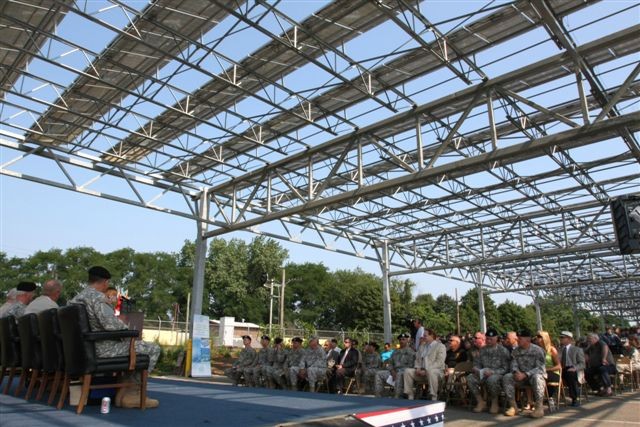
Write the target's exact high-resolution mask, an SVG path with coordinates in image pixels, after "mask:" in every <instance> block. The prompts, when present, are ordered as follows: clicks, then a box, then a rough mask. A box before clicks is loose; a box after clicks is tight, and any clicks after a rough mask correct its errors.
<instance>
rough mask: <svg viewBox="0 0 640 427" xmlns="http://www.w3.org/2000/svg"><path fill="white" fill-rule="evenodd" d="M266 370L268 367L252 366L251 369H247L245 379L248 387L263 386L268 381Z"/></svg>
mask: <svg viewBox="0 0 640 427" xmlns="http://www.w3.org/2000/svg"><path fill="white" fill-rule="evenodd" d="M266 368H268V366H252V367H250V368H245V370H244V377H245V381H246V383H247V385H248V386H249V387H259V386H261V385H263V382H264V381H266V378H267V376H266V374H265V373H266Z"/></svg>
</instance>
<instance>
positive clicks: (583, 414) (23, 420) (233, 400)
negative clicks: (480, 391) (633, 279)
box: [0, 376, 640, 427]
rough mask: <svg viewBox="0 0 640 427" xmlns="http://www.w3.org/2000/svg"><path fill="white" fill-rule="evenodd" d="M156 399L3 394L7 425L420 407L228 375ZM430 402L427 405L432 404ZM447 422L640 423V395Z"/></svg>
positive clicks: (166, 383) (276, 417)
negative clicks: (91, 401)
mask: <svg viewBox="0 0 640 427" xmlns="http://www.w3.org/2000/svg"><path fill="white" fill-rule="evenodd" d="M149 395H150V396H152V397H156V398H158V399H160V402H161V403H160V408H158V409H152V410H147V411H144V412H143V411H139V410H135V409H120V408H113V409H112V411H111V413H110V414H106V415H102V414H100V408H99V406H96V405H93V406H88V407H87V408H86V409H85V412H84V413H83V414H82V415H76V414H75V407H70V406H68V405H67V406H66V407H65V409H63V410H62V411H57V410H56V409H55V408H53V407H49V406H47V405H45V404H43V403H38V402H33V401H32V402H25V401H24V399H21V398H15V397H13V396H5V395H2V394H0V426H1V427H13V426H15V427H25V426H28V427H32V426H87V425H91V426H92V427H93V426H121V425H132V426H133V425H135V426H138V425H139V426H146V425H153V426H154V427H158V426H196V425H198V426H218V425H220V426H223V425H224V426H243V427H244V426H273V425H283V426H294V425H295V426H309V427H312V426H313V427H332V426H336V427H337V426H362V425H363V424H362V423H361V422H359V421H356V420H354V419H351V418H349V415H350V414H353V413H357V412H368V411H372V410H380V409H390V408H394V407H405V406H414V405H415V404H419V402H420V401H414V402H411V403H410V404H409V401H406V400H397V399H389V398H383V399H376V398H374V397H372V396H338V395H330V394H326V393H318V394H310V393H302V392H292V391H283V390H265V389H254V388H245V387H232V386H231V385H229V384H228V381H227V379H226V378H224V377H219V376H215V377H213V378H210V379H200V380H198V379H179V378H177V377H174V378H170V379H169V378H165V379H159V378H154V379H152V380H151V381H150V385H149ZM425 403H426V401H425ZM445 416H446V418H445V425H447V426H451V427H462V426H465V427H466V426H469V425H473V427H483V426H494V425H496V426H497V425H501V426H517V425H527V426H578V427H582V426H585V427H586V426H595V425H599V426H612V427H618V426H624V425H629V426H638V427H640V391H636V392H634V393H624V394H622V395H619V396H614V397H607V398H603V397H592V398H590V401H589V402H585V403H583V405H582V406H581V407H579V408H565V407H562V408H561V409H560V410H559V411H557V412H553V413H548V412H547V413H546V414H545V417H544V418H542V419H538V420H534V419H531V418H528V417H525V416H516V417H505V416H503V415H498V416H492V415H490V414H488V413H482V414H475V413H473V412H471V411H470V410H468V409H466V408H460V407H455V406H450V407H448V408H447V409H446V411H445Z"/></svg>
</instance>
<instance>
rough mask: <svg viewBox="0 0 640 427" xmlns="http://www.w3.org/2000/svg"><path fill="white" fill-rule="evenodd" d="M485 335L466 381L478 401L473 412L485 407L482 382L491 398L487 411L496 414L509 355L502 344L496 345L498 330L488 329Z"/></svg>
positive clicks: (509, 363)
mask: <svg viewBox="0 0 640 427" xmlns="http://www.w3.org/2000/svg"><path fill="white" fill-rule="evenodd" d="M485 337H486V338H485V340H486V342H485V346H484V347H482V348H481V349H480V353H479V354H478V357H476V358H475V360H474V361H473V370H472V373H471V374H469V375H468V376H467V383H468V384H469V390H470V391H471V393H472V394H473V395H474V396H475V398H476V401H477V402H478V404H477V405H476V407H475V408H473V412H482V411H485V410H486V409H487V402H486V401H485V400H484V398H483V397H482V393H480V386H481V385H482V384H484V385H485V387H486V389H487V393H488V395H489V398H490V399H491V409H490V411H489V412H491V413H492V414H497V413H498V412H499V411H500V408H499V405H498V398H499V397H500V393H501V392H502V376H503V375H504V374H505V373H506V372H507V371H508V370H509V369H510V367H511V355H510V354H509V350H507V349H506V348H505V347H504V346H502V345H498V332H497V331H496V330H495V329H489V330H488V331H487V333H486V335H485Z"/></svg>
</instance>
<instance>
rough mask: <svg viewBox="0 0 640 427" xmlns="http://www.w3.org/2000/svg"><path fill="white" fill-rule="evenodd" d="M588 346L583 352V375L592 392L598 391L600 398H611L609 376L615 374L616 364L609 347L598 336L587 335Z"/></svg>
mask: <svg viewBox="0 0 640 427" xmlns="http://www.w3.org/2000/svg"><path fill="white" fill-rule="evenodd" d="M587 341H588V342H589V346H588V347H587V349H586V350H585V351H584V354H585V356H586V360H587V369H586V370H585V375H586V377H587V382H588V383H589V387H591V389H592V390H598V394H599V395H600V396H611V395H612V394H613V391H612V390H611V375H613V374H615V373H616V363H615V360H614V358H613V354H612V353H611V349H609V346H608V345H607V344H606V343H605V342H604V341H603V340H601V339H600V337H599V336H598V334H595V333H594V334H589V336H588V337H587Z"/></svg>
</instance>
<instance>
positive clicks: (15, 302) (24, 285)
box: [0, 282, 36, 321]
mask: <svg viewBox="0 0 640 427" xmlns="http://www.w3.org/2000/svg"><path fill="white" fill-rule="evenodd" d="M15 289H16V290H15V291H13V290H11V291H9V297H8V298H7V302H6V303H4V304H3V305H2V307H0V318H3V317H9V316H13V317H15V318H16V321H17V320H18V317H21V316H22V315H24V312H25V310H26V309H27V306H28V305H29V303H30V302H31V300H33V293H34V291H35V290H36V284H35V283H33V282H20V283H19V284H18V286H17V287H16V288H15Z"/></svg>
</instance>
